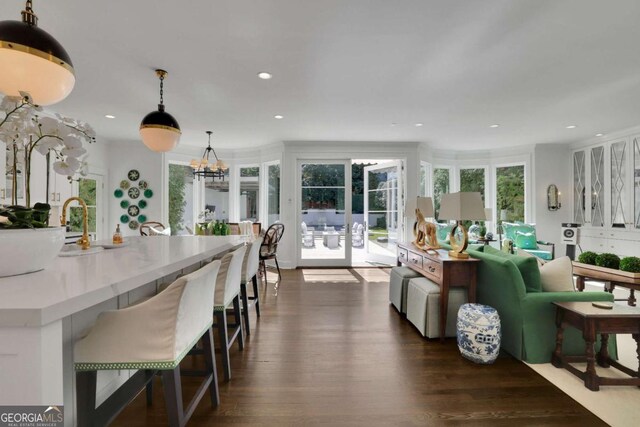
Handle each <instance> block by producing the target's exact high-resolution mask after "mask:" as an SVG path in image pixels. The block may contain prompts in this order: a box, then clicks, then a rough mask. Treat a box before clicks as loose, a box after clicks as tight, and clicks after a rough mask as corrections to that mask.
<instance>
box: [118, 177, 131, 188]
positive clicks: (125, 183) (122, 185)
mask: <svg viewBox="0 0 640 427" xmlns="http://www.w3.org/2000/svg"><path fill="white" fill-rule="evenodd" d="M130 186H131V185H130V184H129V181H127V180H126V179H123V180H122V181H120V188H122V189H123V190H126V189H128V188H129V187H130Z"/></svg>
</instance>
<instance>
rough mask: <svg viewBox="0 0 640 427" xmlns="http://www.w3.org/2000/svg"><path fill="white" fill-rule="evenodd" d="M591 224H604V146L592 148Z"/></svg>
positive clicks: (595, 225)
mask: <svg viewBox="0 0 640 427" xmlns="http://www.w3.org/2000/svg"><path fill="white" fill-rule="evenodd" d="M591 225H593V226H594V227H602V226H604V147H594V148H592V149H591Z"/></svg>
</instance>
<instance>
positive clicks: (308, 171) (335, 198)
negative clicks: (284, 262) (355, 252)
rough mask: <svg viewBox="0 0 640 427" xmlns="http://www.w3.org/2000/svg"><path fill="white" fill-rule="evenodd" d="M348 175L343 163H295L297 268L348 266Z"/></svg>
mask: <svg viewBox="0 0 640 427" xmlns="http://www.w3.org/2000/svg"><path fill="white" fill-rule="evenodd" d="M347 172H349V173H347ZM350 172H351V162H350V161H346V160H345V161H342V160H337V161H336V160H333V161H313V162H311V161H301V162H300V163H299V174H300V175H299V182H300V193H299V194H300V216H299V217H300V221H299V226H298V227H299V228H298V233H299V236H300V239H299V247H300V251H299V259H300V262H299V264H300V265H303V266H341V265H345V266H346V265H350V263H351V230H350V223H351V175H350Z"/></svg>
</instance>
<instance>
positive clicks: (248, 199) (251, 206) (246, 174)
mask: <svg viewBox="0 0 640 427" xmlns="http://www.w3.org/2000/svg"><path fill="white" fill-rule="evenodd" d="M259 203H260V167H259V166H250V167H241V168H240V221H253V222H257V221H258V206H259Z"/></svg>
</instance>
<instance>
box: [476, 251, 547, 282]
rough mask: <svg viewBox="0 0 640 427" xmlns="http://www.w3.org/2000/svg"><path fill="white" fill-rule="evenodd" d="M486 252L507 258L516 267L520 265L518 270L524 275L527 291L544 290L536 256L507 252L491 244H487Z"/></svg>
mask: <svg viewBox="0 0 640 427" xmlns="http://www.w3.org/2000/svg"><path fill="white" fill-rule="evenodd" d="M484 253H486V254H491V255H495V256H498V257H501V258H505V259H508V260H510V261H511V262H513V263H514V264H515V265H516V267H518V270H520V275H522V280H523V281H524V287H525V288H526V289H527V292H542V282H541V281H540V268H539V267H538V262H537V261H536V259H535V258H533V257H530V258H525V257H521V256H518V255H511V254H506V253H504V252H502V251H499V250H498V249H496V248H494V247H491V246H485V248H484Z"/></svg>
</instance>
